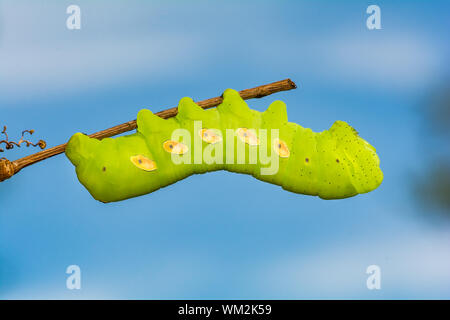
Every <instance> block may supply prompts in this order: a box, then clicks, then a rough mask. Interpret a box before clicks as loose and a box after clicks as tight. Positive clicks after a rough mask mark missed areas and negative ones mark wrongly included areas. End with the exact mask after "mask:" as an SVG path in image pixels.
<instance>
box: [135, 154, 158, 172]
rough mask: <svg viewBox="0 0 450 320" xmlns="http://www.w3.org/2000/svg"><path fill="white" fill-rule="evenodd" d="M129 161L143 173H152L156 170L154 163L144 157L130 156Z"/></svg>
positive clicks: (139, 155)
mask: <svg viewBox="0 0 450 320" xmlns="http://www.w3.org/2000/svg"><path fill="white" fill-rule="evenodd" d="M130 161H131V163H133V164H134V165H135V166H136V167H138V168H139V169H142V170H144V171H153V170H156V169H157V166H156V162H155V161H153V160H150V159H149V158H147V157H144V156H143V155H141V154H138V155H137V156H131V157H130Z"/></svg>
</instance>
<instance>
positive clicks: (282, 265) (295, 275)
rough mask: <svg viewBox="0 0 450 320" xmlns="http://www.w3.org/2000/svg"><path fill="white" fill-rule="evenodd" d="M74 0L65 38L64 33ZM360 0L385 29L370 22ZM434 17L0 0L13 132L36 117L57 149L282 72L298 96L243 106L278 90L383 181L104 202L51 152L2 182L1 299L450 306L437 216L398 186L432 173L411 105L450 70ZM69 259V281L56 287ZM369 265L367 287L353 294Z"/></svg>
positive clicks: (282, 7)
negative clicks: (361, 145)
mask: <svg viewBox="0 0 450 320" xmlns="http://www.w3.org/2000/svg"><path fill="white" fill-rule="evenodd" d="M70 4H77V5H79V6H80V7H81V15H82V21H81V24H82V28H81V30H78V31H71V30H68V29H67V28H66V24H65V21H66V18H67V16H68V15H67V14H66V8H67V6H69V5H70ZM370 4H377V5H379V6H380V8H381V24H382V30H373V31H370V30H368V29H367V28H366V18H367V17H368V15H367V14H366V8H367V6H368V5H370ZM449 12H450V5H449V4H448V2H445V1H428V2H426V3H425V2H422V1H377V2H368V1H348V2H344V1H340V2H337V1H189V2H187V1H186V2H185V1H183V2H181V1H178V2H175V1H146V2H144V1H42V0H40V1H12V0H10V1H5V0H2V1H1V2H0V125H7V126H8V132H9V134H10V136H11V138H13V137H16V136H17V134H19V133H20V132H21V131H22V130H23V129H27V128H32V129H35V131H36V133H35V136H34V139H39V138H43V139H45V140H46V141H47V143H48V145H49V146H54V145H56V144H60V143H63V142H66V141H67V140H68V139H69V138H70V136H71V135H72V134H73V133H75V132H78V131H81V132H87V133H91V132H95V131H98V130H101V129H104V128H107V127H110V126H112V125H116V124H119V123H122V122H124V121H128V120H132V119H135V117H136V114H137V112H138V111H139V110H140V109H141V108H143V107H147V108H150V109H151V110H152V111H159V110H162V109H165V108H166V107H172V106H175V105H176V104H177V102H178V100H179V99H180V98H182V97H184V96H190V97H193V98H194V99H195V100H201V99H205V98H209V97H213V96H217V95H220V94H221V93H222V92H223V90H224V89H226V88H229V87H231V88H234V89H238V90H240V89H244V88H249V87H253V86H256V85H260V84H265V83H268V82H272V81H276V80H281V79H284V78H287V77H289V78H292V79H293V80H294V81H296V83H297V84H298V85H299V89H297V90H294V91H289V92H284V93H278V94H276V95H273V96H269V97H266V98H264V99H260V100H251V101H249V105H250V106H251V107H253V108H255V109H257V110H264V109H265V108H266V107H267V106H268V105H269V104H270V102H272V101H273V100H275V99H281V100H283V101H285V102H286V103H287V107H288V115H289V120H290V121H293V122H296V123H299V124H301V125H302V126H304V127H310V128H312V129H313V130H315V131H322V130H325V129H328V128H329V127H330V126H331V125H332V123H333V122H334V121H335V120H344V121H346V122H348V123H350V124H351V125H352V126H354V127H355V128H356V129H357V130H358V131H359V133H360V135H361V136H362V137H363V138H365V139H366V140H368V141H369V142H370V143H371V144H373V145H374V146H375V147H376V148H377V152H378V155H379V157H380V159H381V167H382V170H383V171H384V176H385V178H384V182H383V184H382V185H381V186H380V187H379V188H378V189H377V190H375V191H373V192H371V193H369V194H365V195H359V196H357V197H354V198H350V199H345V200H337V201H324V200H320V199H318V198H313V197H308V196H303V195H297V194H293V193H289V192H286V191H283V190H282V189H281V188H280V187H278V186H274V185H270V184H265V183H262V182H260V181H257V180H255V179H253V178H251V177H249V176H246V175H236V174H232V173H227V172H215V173H209V174H206V175H201V176H193V177H190V178H189V179H187V180H185V181H182V182H180V183H177V184H175V185H172V186H170V187H167V188H165V189H162V190H159V191H157V192H155V193H153V194H150V195H146V196H142V197H139V198H135V199H130V200H127V201H124V202H120V203H113V204H107V205H105V204H102V203H99V202H96V201H95V200H93V199H92V198H91V197H90V195H89V193H88V192H87V191H86V190H85V189H84V187H82V185H81V184H80V183H79V182H78V180H77V178H76V175H75V171H74V168H73V166H72V165H71V163H70V162H69V160H68V159H67V158H65V156H63V155H61V156H57V157H55V158H52V159H50V160H46V161H45V162H41V163H39V164H36V165H33V166H32V167H29V168H26V169H24V170H23V171H22V172H21V173H20V174H18V175H17V176H15V177H14V178H13V179H10V180H8V181H5V182H2V183H0V298H3V299H17V298H18V299H35V298H44V299H46V298H69V299H72V298H73V299H79V298H87V299H90V298H119V299H120V298H127V299H128V298H137V299H144V298H150V299H215V298H222V299H228V298H244V299H253V298H255V299H281V298H283V299H303V298H306V299H310V298H345V299H347V298H350V299H353V298H362V299H380V298H393V299H400V298H406V299H411V298H446V299H448V298H450V219H448V216H446V215H440V214H437V212H434V209H430V208H428V207H425V206H423V205H421V204H419V202H418V201H417V199H416V195H415V194H414V193H413V192H412V189H413V181H414V179H415V177H416V176H418V175H421V174H423V173H424V172H426V170H427V169H428V168H430V166H433V165H435V164H434V163H433V161H430V155H431V154H432V153H433V152H435V151H436V150H431V149H430V148H427V144H424V143H423V137H424V136H426V135H429V133H428V132H427V131H425V130H424V114H423V108H422V105H423V103H424V101H426V99H427V96H428V95H429V94H430V92H431V91H432V90H434V88H436V87H438V86H439V85H441V84H442V83H443V82H444V81H445V80H446V79H448V76H449V62H450V61H449V57H450V54H449V53H450V50H449V49H450V48H449V41H448V40H449V36H448V30H449V27H450V26H449V24H450V19H449ZM438 149H440V148H439V146H438ZM34 151H35V150H31V149H25V148H22V149H18V150H12V151H8V152H5V153H4V154H2V155H0V156H6V157H8V158H9V159H11V160H13V159H16V158H19V157H22V156H25V155H27V154H30V153H32V152H34ZM230 199H232V200H231V201H230ZM72 264H76V265H79V266H80V268H81V272H82V289H81V290H72V291H71V290H68V289H66V286H65V285H66V278H67V275H66V274H65V270H66V268H67V266H69V265H72ZM372 264H376V265H379V266H380V268H381V276H382V278H381V286H382V288H381V290H368V289H367V288H366V279H367V276H368V275H367V274H366V273H365V272H366V268H367V266H369V265H372Z"/></svg>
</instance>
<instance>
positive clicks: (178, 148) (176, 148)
mask: <svg viewBox="0 0 450 320" xmlns="http://www.w3.org/2000/svg"><path fill="white" fill-rule="evenodd" d="M163 148H164V150H166V151H167V152H169V153H175V154H185V153H186V152H188V150H189V148H188V146H187V145H185V144H183V143H181V142H177V141H173V140H167V141H166V142H164V143H163Z"/></svg>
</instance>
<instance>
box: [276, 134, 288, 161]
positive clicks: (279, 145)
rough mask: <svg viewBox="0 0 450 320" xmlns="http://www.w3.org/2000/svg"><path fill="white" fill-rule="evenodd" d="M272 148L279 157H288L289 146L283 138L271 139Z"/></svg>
mask: <svg viewBox="0 0 450 320" xmlns="http://www.w3.org/2000/svg"><path fill="white" fill-rule="evenodd" d="M273 148H274V150H275V152H276V153H277V154H278V155H279V156H280V157H281V158H289V155H290V152H289V148H288V146H287V144H286V142H284V141H283V140H280V139H275V140H274V141H273Z"/></svg>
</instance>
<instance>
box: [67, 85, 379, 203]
mask: <svg viewBox="0 0 450 320" xmlns="http://www.w3.org/2000/svg"><path fill="white" fill-rule="evenodd" d="M223 98H224V99H223V102H222V103H221V104H220V105H219V106H218V107H217V108H215V109H209V110H204V109H202V108H201V107H199V106H198V105H196V104H195V103H194V102H193V100H192V99H190V98H183V99H181V100H180V102H179V105H178V114H177V116H176V117H173V118H170V119H162V118H160V117H158V116H156V115H154V114H153V113H152V112H151V111H149V110H146V109H143V110H141V111H140V112H139V113H138V116H137V131H136V133H134V134H131V135H127V136H121V137H118V138H106V139H103V140H101V141H100V140H97V139H93V138H89V137H88V136H86V135H84V134H81V133H76V134H75V135H73V136H72V138H71V139H70V141H69V143H68V145H67V147H66V151H65V152H66V155H67V157H68V158H69V159H70V161H71V162H72V163H73V165H74V166H75V167H76V173H77V176H78V179H79V181H80V182H81V183H82V184H83V185H84V186H85V187H86V188H87V189H88V191H89V192H90V193H91V195H92V196H93V197H94V198H95V199H97V200H99V201H102V202H112V201H120V200H124V199H128V198H132V197H136V196H140V195H143V194H147V193H150V192H153V191H155V190H157V189H159V188H162V187H165V186H167V185H170V184H172V183H175V182H177V181H179V180H182V179H184V178H186V177H188V176H190V175H192V174H197V173H205V172H208V171H215V170H228V171H231V172H237V173H246V174H250V175H253V176H254V177H255V178H257V179H259V180H262V181H265V182H269V183H272V184H277V185H280V186H281V187H282V188H283V189H285V190H288V191H292V192H295V193H301V194H306V195H313V196H319V197H320V198H322V199H340V198H347V197H351V196H354V195H356V194H360V193H366V192H369V191H372V190H374V189H376V188H377V187H378V186H379V185H380V184H381V182H382V180H383V173H382V171H381V170H380V168H379V162H380V161H379V158H378V156H377V154H376V152H375V148H374V147H372V146H371V145H370V144H369V143H367V142H366V141H365V140H363V139H362V138H361V137H359V135H358V133H357V132H356V130H354V129H353V128H352V127H351V126H350V125H348V124H347V123H345V122H343V121H336V122H335V123H334V124H333V125H332V127H331V128H330V129H329V130H325V131H323V132H319V133H316V132H313V131H312V130H311V129H308V128H303V127H302V126H300V125H298V124H295V123H292V122H288V119H287V112H286V106H285V104H284V103H283V102H282V101H275V102H273V103H272V104H271V105H270V106H269V108H268V109H267V110H266V111H264V112H258V111H256V110H252V109H250V108H249V107H248V105H247V104H246V102H245V101H244V100H243V99H242V98H241V97H240V95H239V93H238V92H236V91H234V90H232V89H227V90H226V91H225V92H224V94H223Z"/></svg>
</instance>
